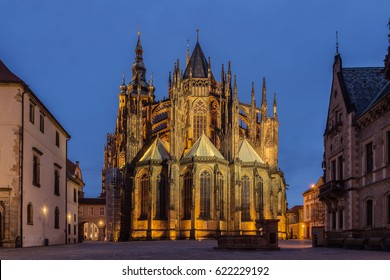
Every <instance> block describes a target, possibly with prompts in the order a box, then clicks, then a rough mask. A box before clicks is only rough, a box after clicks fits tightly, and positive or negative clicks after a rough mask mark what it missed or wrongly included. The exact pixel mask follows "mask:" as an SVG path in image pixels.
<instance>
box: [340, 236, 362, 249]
mask: <svg viewBox="0 0 390 280" xmlns="http://www.w3.org/2000/svg"><path fill="white" fill-rule="evenodd" d="M366 244H367V239H365V238H347V239H345V241H344V248H346V249H357V250H362V249H364V246H365V245H366Z"/></svg>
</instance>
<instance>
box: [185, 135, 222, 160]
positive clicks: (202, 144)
mask: <svg viewBox="0 0 390 280" xmlns="http://www.w3.org/2000/svg"><path fill="white" fill-rule="evenodd" d="M195 156H198V157H217V158H220V159H225V158H224V157H223V155H222V154H221V153H220V152H219V151H218V149H217V148H216V147H215V146H214V145H213V143H211V141H210V139H209V138H208V137H207V136H206V135H205V134H204V133H203V134H202V136H200V137H199V139H198V140H197V141H196V142H195V144H194V145H193V146H192V148H191V150H189V151H188V153H187V154H186V155H185V156H184V158H192V157H195Z"/></svg>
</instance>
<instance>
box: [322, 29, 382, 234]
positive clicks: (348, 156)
mask: <svg viewBox="0 0 390 280" xmlns="http://www.w3.org/2000/svg"><path fill="white" fill-rule="evenodd" d="M389 36H390V35H389ZM389 56H390V47H389V48H388V53H387V55H386V57H385V61H384V62H385V63H384V67H356V68H344V67H343V66H342V59H341V55H340V54H339V53H338V51H337V53H336V56H335V59H334V64H333V82H332V88H331V92H330V102H329V111H328V117H327V123H326V128H325V133H324V147H325V153H324V163H323V167H324V185H322V186H321V187H320V192H319V198H320V199H321V201H323V202H324V203H325V205H326V214H325V225H326V228H325V230H326V233H327V239H328V240H334V239H335V238H337V239H339V240H341V239H343V238H360V239H361V240H367V239H370V238H374V239H375V238H376V239H378V240H380V238H383V237H389V236H390V57H389Z"/></svg>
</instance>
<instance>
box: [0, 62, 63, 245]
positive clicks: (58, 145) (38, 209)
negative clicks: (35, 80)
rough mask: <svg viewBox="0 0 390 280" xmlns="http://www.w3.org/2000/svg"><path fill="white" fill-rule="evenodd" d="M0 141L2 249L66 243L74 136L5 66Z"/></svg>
mask: <svg viewBox="0 0 390 280" xmlns="http://www.w3.org/2000/svg"><path fill="white" fill-rule="evenodd" d="M0 135H1V137H0V225H1V230H0V240H1V245H2V246H3V247H14V246H22V247H30V246H42V245H52V244H64V243H66V225H67V222H66V195H67V194H66V158H67V141H68V140H69V138H70V135H69V134H68V133H67V132H66V130H65V129H64V128H63V127H62V126H61V124H60V123H59V122H58V121H57V120H56V119H55V118H54V116H53V115H52V114H51V113H50V111H49V110H48V109H47V108H46V107H45V105H44V104H43V103H42V102H41V101H40V100H39V98H38V97H37V96H36V95H35V94H34V93H33V92H32V91H31V90H30V89H29V87H28V86H27V85H26V84H25V83H24V82H23V81H22V80H21V79H20V78H18V77H17V76H16V75H14V74H13V73H12V72H11V71H10V70H9V69H8V68H7V66H5V65H4V63H3V62H2V61H1V60H0Z"/></svg>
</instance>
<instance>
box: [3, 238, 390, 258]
mask: <svg viewBox="0 0 390 280" xmlns="http://www.w3.org/2000/svg"><path fill="white" fill-rule="evenodd" d="M215 247H217V241H216V240H202V241H194V240H177V241H168V240H161V241H133V242H118V243H110V242H84V243H79V244H69V245H55V246H48V247H32V248H12V249H10V248H0V259H1V260H33V259H35V260H136V259H137V260H154V259H155V260H203V259H210V260H225V259H226V260H256V259H258V260H390V252H384V251H368V250H348V249H338V248H323V247H319V248H312V247H311V241H310V240H280V241H279V247H280V250H279V251H263V250H222V249H214V248H215Z"/></svg>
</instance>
